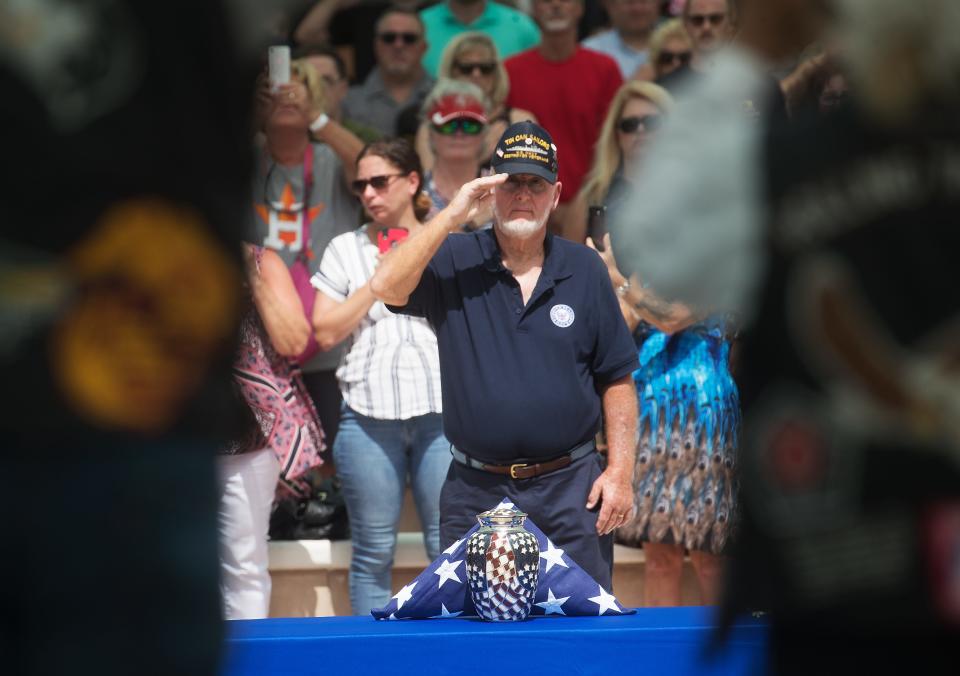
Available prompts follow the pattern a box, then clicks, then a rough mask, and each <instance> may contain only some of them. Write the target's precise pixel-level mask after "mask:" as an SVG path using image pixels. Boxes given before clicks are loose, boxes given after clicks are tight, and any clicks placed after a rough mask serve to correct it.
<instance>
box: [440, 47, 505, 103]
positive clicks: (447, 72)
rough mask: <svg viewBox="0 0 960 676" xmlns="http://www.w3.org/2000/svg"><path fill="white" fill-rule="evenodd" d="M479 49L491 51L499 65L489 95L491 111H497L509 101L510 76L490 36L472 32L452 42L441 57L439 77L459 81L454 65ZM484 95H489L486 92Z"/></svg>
mask: <svg viewBox="0 0 960 676" xmlns="http://www.w3.org/2000/svg"><path fill="white" fill-rule="evenodd" d="M478 47H480V48H484V49H488V50H490V54H491V55H492V56H493V61H494V63H496V64H497V65H496V69H495V70H494V78H493V91H491V92H490V94H489V98H490V106H491V110H496V109H497V108H499V107H500V106H502V105H503V102H504V101H506V100H507V94H509V93H510V76H509V75H507V69H506V68H504V67H503V59H501V58H500V52H499V51H498V50H497V46H496V45H495V44H494V43H493V39H492V38H491V37H490V36H489V35H487V34H485V33H478V32H476V31H471V32H469V33H461V34H460V35H458V36H457V37H455V38H454V39H453V40H451V41H450V42H449V43H448V44H447V46H446V47H445V48H444V49H443V53H442V54H441V55H440V66H439V67H438V68H437V77H447V78H451V79H458V77H457V74H456V73H454V72H453V64H455V63H456V62H457V59H458V58H459V57H460V56H461V55H462V54H463V53H464V52H466V51H468V50H470V49H477V48H478ZM484 94H485V95H486V94H487V93H486V92H484Z"/></svg>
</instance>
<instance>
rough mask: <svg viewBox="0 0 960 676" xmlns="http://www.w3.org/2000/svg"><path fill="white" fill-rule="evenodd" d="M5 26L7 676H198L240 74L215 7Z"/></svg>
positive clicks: (233, 240)
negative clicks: (10, 168)
mask: <svg viewBox="0 0 960 676" xmlns="http://www.w3.org/2000/svg"><path fill="white" fill-rule="evenodd" d="M0 15H2V23H3V26H4V29H5V30H4V32H3V38H2V39H3V45H2V47H3V49H2V54H3V57H2V60H0V88H2V91H3V92H4V95H3V97H2V99H0V129H2V130H3V145H4V148H5V150H6V151H7V153H8V157H9V158H10V160H11V164H15V169H14V171H13V172H11V173H10V174H9V178H8V179H7V180H6V181H5V182H4V186H3V197H2V199H0V329H2V330H0V336H2V339H0V365H2V368H3V372H4V378H3V386H2V387H3V416H2V419H0V425H2V439H3V445H2V450H0V513H2V514H3V515H4V517H3V518H4V537H3V538H2V540H0V580H3V583H2V587H0V664H2V667H0V669H2V671H3V673H5V674H18V675H23V674H29V675H33V674H98V675H100V676H106V675H116V676H120V675H123V676H129V675H130V674H138V675H139V676H143V675H145V674H156V675H158V676H160V675H163V676H170V675H171V674H178V675H179V674H214V673H216V671H217V666H218V665H217V662H218V656H219V653H220V648H221V646H220V641H221V635H222V626H221V622H220V613H221V610H220V599H219V594H218V584H217V577H218V576H217V571H218V560H217V523H216V509H217V492H216V483H215V476H214V452H215V449H216V448H217V446H218V445H219V444H220V443H222V441H221V440H222V439H224V438H226V437H227V436H228V435H229V433H230V430H231V429H232V425H233V423H234V422H236V420H237V418H238V413H237V409H236V407H235V406H234V405H233V403H234V398H233V395H232V393H231V389H230V373H229V366H230V359H231V356H232V352H233V349H232V348H233V345H232V343H233V340H234V337H233V336H234V331H235V321H236V316H237V310H238V296H239V291H240V285H241V275H240V249H239V234H240V233H239V232H237V228H238V224H240V223H242V222H243V217H244V211H243V205H245V204H247V203H248V202H249V199H247V198H246V197H245V194H246V193H245V188H246V186H247V183H248V181H249V178H248V175H249V173H248V170H249V164H250V162H249V158H248V154H247V148H248V147H249V146H248V143H247V142H246V140H247V137H248V135H249V119H248V116H247V115H246V114H245V113H246V112H247V111H248V109H249V107H250V106H249V98H250V96H249V94H248V92H247V91H246V90H245V89H244V87H243V86H242V84H243V81H242V80H241V77H242V76H243V75H244V72H243V69H241V68H238V65H237V64H236V63H235V62H234V61H235V59H234V58H233V56H234V54H235V53H236V50H235V46H234V45H233V44H232V42H231V41H230V40H229V39H228V35H227V31H226V26H225V24H226V17H225V16H224V12H223V10H222V8H220V6H219V5H218V4H217V3H203V4H202V5H198V6H196V7H194V6H193V5H187V4H186V3H182V2H172V3H133V2H119V1H110V0H101V1H95V2H85V3H67V2H53V1H51V2H44V3H5V6H4V8H3V10H0ZM184 16H189V17H190V20H189V21H186V22H184V21H183V19H182V17H184ZM173 35H176V36H177V39H175V40H172V39H171V36H173ZM247 74H249V75H252V71H250V72H249V73H247ZM250 81H251V82H252V77H251V78H250Z"/></svg>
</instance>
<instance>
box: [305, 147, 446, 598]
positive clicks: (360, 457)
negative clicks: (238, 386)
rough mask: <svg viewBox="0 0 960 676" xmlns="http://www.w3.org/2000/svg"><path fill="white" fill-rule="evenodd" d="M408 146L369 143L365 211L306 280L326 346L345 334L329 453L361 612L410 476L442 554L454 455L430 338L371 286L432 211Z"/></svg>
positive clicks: (382, 590) (363, 162)
mask: <svg viewBox="0 0 960 676" xmlns="http://www.w3.org/2000/svg"><path fill="white" fill-rule="evenodd" d="M422 184H423V174H422V170H421V167H420V160H419V158H418V157H417V154H416V152H415V151H414V150H413V147H412V146H411V145H410V144H409V143H407V142H406V141H403V140H399V139H397V140H385V141H378V142H375V143H373V144H371V145H369V146H367V147H366V148H365V149H364V150H363V152H361V153H360V156H359V159H358V161H357V178H356V180H355V181H354V182H353V189H354V192H355V193H356V194H357V196H358V197H359V198H360V200H361V201H362V202H363V206H364V207H365V208H366V211H367V213H368V214H369V216H370V218H371V220H370V222H368V223H366V224H365V225H363V226H362V227H360V228H359V229H357V230H356V231H354V232H349V233H345V234H343V235H340V236H338V237H336V238H334V239H333V241H332V242H330V245H329V246H328V247H327V249H326V251H325V252H324V255H323V259H322V260H321V263H320V269H319V271H318V272H317V274H316V275H314V277H313V280H312V281H313V285H314V286H315V287H316V288H317V290H318V292H317V301H316V305H315V306H314V313H313V325H314V331H315V334H316V337H317V342H318V343H319V344H320V346H321V348H322V349H330V348H331V347H333V346H334V345H336V344H338V343H340V342H341V341H343V340H345V339H347V338H349V339H350V341H351V343H350V347H349V349H348V350H347V351H346V352H345V354H344V357H343V360H342V361H341V363H340V366H339V368H338V369H337V379H338V381H339V383H340V391H341V393H342V395H343V402H344V403H343V411H342V418H341V422H340V431H339V433H338V435H337V438H336V441H335V442H334V446H333V457H334V461H335V463H336V467H337V471H338V474H339V476H340V479H341V481H342V482H343V491H344V497H345V498H346V503H347V511H348V513H349V516H350V526H351V532H352V541H353V559H352V561H351V563H350V602H351V604H352V606H353V612H354V613H357V614H365V613H367V612H369V611H370V609H371V608H375V607H380V606H384V605H386V603H387V602H388V601H389V599H390V579H391V578H390V575H391V566H392V563H393V553H394V549H395V548H396V539H397V526H398V523H399V520H400V509H401V506H402V504H403V495H404V491H405V488H406V484H407V478H408V477H409V480H410V483H411V485H412V487H413V496H414V499H415V502H416V505H417V511H418V513H419V516H420V522H421V524H422V525H423V537H424V545H425V546H426V549H427V556H428V557H429V558H430V559H434V558H436V557H437V556H438V555H439V553H440V551H439V550H440V543H439V539H440V534H439V528H440V513H439V501H440V488H441V486H442V484H443V481H444V478H445V477H446V474H447V468H448V466H449V464H450V444H449V442H448V441H447V440H446V438H445V437H444V436H443V429H442V424H441V416H440V413H441V403H440V360H439V355H438V353H437V339H436V336H435V335H434V332H433V329H432V328H431V327H430V325H429V324H428V323H427V321H426V320H424V319H420V318H414V317H407V316H403V315H395V314H393V313H391V312H390V311H389V310H387V308H386V307H385V306H384V305H383V303H381V302H379V301H377V300H376V299H375V298H374V297H373V294H372V293H371V292H370V286H369V281H370V278H371V277H372V276H373V271H374V269H375V267H376V265H377V260H378V258H379V257H380V256H381V255H382V253H384V252H385V251H387V250H388V249H389V248H390V247H391V246H393V245H394V244H395V243H396V242H397V241H399V240H401V239H402V238H404V237H406V236H407V235H411V234H414V233H416V232H417V230H418V229H419V228H420V227H421V222H420V219H421V218H423V217H424V216H425V215H426V213H427V211H428V210H429V208H430V200H429V198H427V197H426V196H425V195H424V194H423V192H422Z"/></svg>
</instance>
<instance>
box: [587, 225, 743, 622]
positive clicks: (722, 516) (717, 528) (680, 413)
mask: <svg viewBox="0 0 960 676" xmlns="http://www.w3.org/2000/svg"><path fill="white" fill-rule="evenodd" d="M605 243H606V247H605V251H604V252H603V253H601V256H602V257H603V258H604V261H605V262H606V263H607V267H608V270H609V272H610V277H611V281H612V282H613V284H614V287H615V288H616V289H617V293H618V295H619V296H620V299H621V309H622V311H623V315H624V319H625V320H626V321H627V325H628V326H629V327H630V329H631V330H633V331H634V336H635V338H636V340H637V345H638V349H639V358H640V368H639V369H637V371H635V372H634V374H633V376H634V381H635V382H636V384H637V395H638V399H639V402H640V411H639V415H640V417H639V420H638V424H637V428H638V431H639V440H638V445H637V462H636V469H635V471H634V489H635V507H636V514H635V516H634V518H633V519H632V520H631V521H629V522H628V523H626V524H625V525H624V526H622V527H621V528H620V529H618V531H617V539H618V541H620V542H622V543H623V544H627V545H632V546H640V544H641V543H642V545H643V549H644V552H645V555H646V556H645V579H644V600H645V603H646V605H679V604H680V579H681V575H682V570H683V556H684V552H685V550H686V551H689V553H690V559H691V562H692V564H693V567H694V570H695V571H696V574H697V579H698V581H699V583H700V592H701V596H702V600H703V602H704V603H713V602H714V601H715V600H716V595H717V591H718V587H719V576H720V572H721V571H720V568H721V563H722V558H721V555H722V554H723V552H724V549H725V547H726V544H727V542H728V541H729V539H730V535H731V527H732V523H733V521H734V519H733V517H734V512H735V504H736V496H737V479H736V475H735V466H736V448H737V443H738V432H739V427H740V402H739V395H738V392H737V386H736V383H735V382H734V380H733V377H732V376H731V374H730V369H729V361H730V346H731V342H732V339H733V334H732V325H733V324H732V322H731V321H730V318H729V317H724V316H718V315H714V316H706V317H704V316H702V315H698V314H697V313H696V312H694V311H693V310H691V309H690V308H688V307H686V306H684V305H682V304H679V303H669V302H665V301H663V300H661V299H659V298H658V297H656V295H655V294H653V293H652V292H651V291H650V290H649V289H644V288H643V287H642V286H640V285H639V284H637V283H636V282H637V280H636V278H634V280H633V283H631V281H628V280H627V279H626V278H625V277H624V276H623V275H622V274H621V273H620V271H619V270H618V269H617V266H616V262H615V260H614V258H613V252H612V250H611V248H610V239H609V236H607V237H606V238H605Z"/></svg>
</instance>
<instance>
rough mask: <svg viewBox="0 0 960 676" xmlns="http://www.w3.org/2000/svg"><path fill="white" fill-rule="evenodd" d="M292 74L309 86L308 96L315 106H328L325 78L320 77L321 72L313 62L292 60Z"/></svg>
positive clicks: (321, 108)
mask: <svg viewBox="0 0 960 676" xmlns="http://www.w3.org/2000/svg"><path fill="white" fill-rule="evenodd" d="M290 75H291V77H294V78H296V79H297V80H299V81H300V82H302V83H303V84H304V86H305V87H306V88H307V96H309V97H310V102H311V103H313V105H314V107H316V108H319V109H320V110H323V109H325V108H326V104H327V102H326V98H327V97H326V92H325V91H324V88H323V80H322V79H320V73H318V72H317V69H316V68H315V67H314V65H313V64H312V63H310V62H309V61H307V60H306V59H294V60H293V61H291V62H290Z"/></svg>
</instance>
